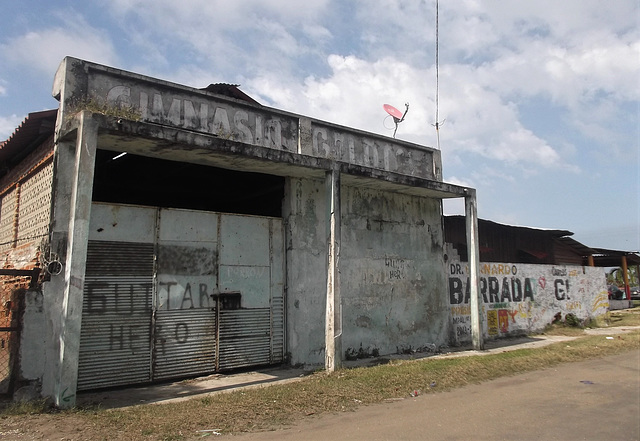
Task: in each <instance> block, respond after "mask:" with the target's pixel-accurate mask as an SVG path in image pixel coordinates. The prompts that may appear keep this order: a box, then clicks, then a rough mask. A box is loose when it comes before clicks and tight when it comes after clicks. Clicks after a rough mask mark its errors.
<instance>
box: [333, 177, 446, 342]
mask: <svg viewBox="0 0 640 441" xmlns="http://www.w3.org/2000/svg"><path fill="white" fill-rule="evenodd" d="M342 210H343V211H342V250H341V254H340V265H339V266H340V278H341V291H342V299H343V330H344V334H343V342H342V347H343V349H344V350H345V352H350V353H351V354H354V353H357V352H358V351H360V348H362V350H363V351H364V353H365V354H369V353H372V352H373V351H374V350H375V351H377V352H379V353H380V354H390V353H395V352H397V351H403V350H410V349H411V350H418V349H424V348H428V347H430V348H433V345H436V346H440V345H442V344H445V343H447V336H448V327H449V326H448V324H449V320H448V307H447V302H446V299H447V292H446V279H445V276H444V261H443V248H442V247H443V233H442V223H441V205H440V201H439V200H437V199H429V198H419V197H412V196H408V195H400V194H395V193H388V192H379V191H374V190H367V189H363V188H354V187H345V186H343V188H342Z"/></svg>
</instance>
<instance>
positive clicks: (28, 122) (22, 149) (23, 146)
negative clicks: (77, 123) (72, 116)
mask: <svg viewBox="0 0 640 441" xmlns="http://www.w3.org/2000/svg"><path fill="white" fill-rule="evenodd" d="M57 115H58V109H53V110H43V111H41V112H32V113H29V115H27V117H26V118H25V119H24V121H22V123H21V124H20V125H19V126H18V127H17V128H16V129H15V130H14V131H13V133H12V134H11V136H10V137H9V139H7V140H6V141H3V142H2V144H0V164H2V165H3V166H4V165H7V163H9V162H16V161H14V159H15V158H16V157H18V158H23V157H24V156H26V155H27V154H28V153H29V152H30V151H31V150H32V149H34V148H36V147H37V146H38V145H39V144H40V143H42V142H43V141H44V140H45V139H47V138H48V137H49V136H51V135H52V134H53V132H54V130H55V123H56V117H57ZM18 160H19V159H18Z"/></svg>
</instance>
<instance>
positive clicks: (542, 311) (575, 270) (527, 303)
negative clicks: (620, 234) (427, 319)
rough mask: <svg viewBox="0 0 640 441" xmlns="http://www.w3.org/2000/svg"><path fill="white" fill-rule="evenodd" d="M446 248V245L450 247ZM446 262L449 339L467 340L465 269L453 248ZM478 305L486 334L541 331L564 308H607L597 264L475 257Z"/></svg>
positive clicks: (586, 311) (587, 312)
mask: <svg viewBox="0 0 640 441" xmlns="http://www.w3.org/2000/svg"><path fill="white" fill-rule="evenodd" d="M451 249H452V248H448V250H449V251H451ZM448 254H449V256H451V255H453V256H454V257H453V258H452V259H449V261H448V262H447V274H448V278H449V306H450V320H451V324H452V327H451V331H452V332H451V338H450V340H451V343H452V344H454V345H457V344H463V343H468V342H470V341H471V315H470V314H471V310H470V300H469V280H468V276H467V274H468V269H467V264H466V263H465V262H460V261H459V259H458V258H457V256H455V252H453V253H448ZM480 296H481V299H480V305H481V320H482V329H483V333H484V336H485V337H486V338H490V339H492V338H499V337H505V336H511V335H522V334H529V333H534V332H539V331H542V330H543V329H544V328H545V326H547V325H549V324H551V323H552V322H553V321H554V320H558V319H560V320H563V321H564V320H566V317H567V314H573V315H575V316H576V317H577V318H578V319H579V320H581V321H582V320H586V319H593V318H596V317H598V316H600V315H603V314H605V313H606V312H607V311H608V310H609V300H608V296H607V287H606V279H605V275H604V271H603V269H602V268H595V267H584V266H573V265H532V264H520V263H515V264H511V263H495V262H491V263H482V262H481V263H480Z"/></svg>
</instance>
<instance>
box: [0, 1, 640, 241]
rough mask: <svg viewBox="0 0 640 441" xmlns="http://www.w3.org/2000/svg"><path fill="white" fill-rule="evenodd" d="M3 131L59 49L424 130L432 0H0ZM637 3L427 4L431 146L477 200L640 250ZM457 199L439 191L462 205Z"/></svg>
mask: <svg viewBox="0 0 640 441" xmlns="http://www.w3.org/2000/svg"><path fill="white" fill-rule="evenodd" d="M0 10H2V12H3V14H2V15H3V17H4V19H3V31H2V33H1V35H0V139H1V140H3V139H6V138H8V137H9V136H10V134H11V133H12V132H13V130H14V129H15V127H17V126H18V125H19V124H20V122H21V121H22V120H23V119H24V117H25V116H26V115H27V113H29V112H34V111H39V110H44V109H52V108H55V107H57V101H55V100H54V99H53V98H52V97H51V85H52V82H53V75H54V73H55V71H56V68H57V66H58V64H59V63H60V61H61V60H62V58H63V57H64V56H66V55H71V56H74V57H78V58H83V59H86V60H90V61H94V62H97V63H102V64H107V65H110V66H114V67H118V68H122V69H125V70H129V71H133V72H137V73H141V74H145V75H150V76H153V77H157V78H162V79H165V80H169V81H174V82H177V83H181V84H186V85H190V86H194V87H205V86H207V85H208V84H210V83H213V82H226V83H235V84H240V88H241V89H242V90H243V91H244V92H246V93H248V94H249V95H251V96H252V97H254V98H255V99H257V100H258V101H259V102H261V103H263V104H265V105H269V106H273V107H277V108H281V109H284V110H287V111H291V112H295V113H300V114H304V115H308V116H312V117H316V118H320V119H323V120H327V121H331V122H336V123H339V124H343V125H347V126H352V127H356V128H359V129H363V130H367V131H371V132H375V133H380V134H385V135H389V136H392V134H393V132H392V130H389V129H388V127H390V126H391V125H392V124H389V121H388V120H387V121H385V116H386V114H385V113H384V111H383V110H382V105H383V104H385V103H388V104H392V105H394V106H396V107H398V108H400V109H402V110H404V103H405V102H409V104H410V108H409V113H408V114H407V119H406V120H405V121H404V122H403V123H402V124H401V125H400V127H399V128H398V133H397V135H396V136H397V138H400V139H404V140H407V141H411V142H415V143H419V144H423V145H428V146H434V147H435V146H436V145H437V140H436V133H435V129H434V127H433V123H435V96H436V81H435V78H436V69H435V23H436V20H435V11H436V4H435V0H424V1H421V0H351V1H348V0H340V1H338V0H307V1H305V2H300V1H299V0H237V1H235V2H229V1H220V0H183V1H180V2H178V1H175V0H109V1H106V0H93V1H90V2H74V1H64V0H61V1H55V2H52V1H44V0H19V1H18V0H5V1H4V2H3V3H2V5H0ZM639 25H640V2H638V0H614V1H610V2H602V1H592V0H563V1H557V0H537V1H530V0H510V1H508V2H505V1H499V0H484V1H480V0H477V1H474V0H457V1H441V2H440V5H439V36H438V40H439V100H438V101H439V108H438V114H439V119H440V120H441V121H444V124H443V125H442V127H441V130H440V147H441V150H442V158H443V171H444V178H445V181H447V182H452V183H456V184H461V185H467V186H471V187H475V188H476V189H477V190H478V211H479V216H480V217H482V218H485V219H490V220H493V221H496V222H502V223H507V224H514V225H524V226H532V227H539V228H553V229H565V230H570V231H573V232H574V233H575V235H574V238H575V239H576V240H578V241H580V242H582V243H584V244H585V245H588V246H592V247H602V248H614V249H624V250H640V206H639V199H640V175H639V169H640V158H639V152H640V128H639V124H640V123H639V121H640V104H639V103H640V26H639ZM461 210H462V206H461V204H460V203H452V204H449V203H448V204H446V205H445V212H446V213H447V214H459V213H461V212H462V211H461Z"/></svg>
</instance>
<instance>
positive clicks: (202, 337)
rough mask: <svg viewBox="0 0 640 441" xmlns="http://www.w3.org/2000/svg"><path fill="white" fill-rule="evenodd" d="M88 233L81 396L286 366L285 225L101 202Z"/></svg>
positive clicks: (276, 221) (267, 220)
mask: <svg viewBox="0 0 640 441" xmlns="http://www.w3.org/2000/svg"><path fill="white" fill-rule="evenodd" d="M90 228H91V232H90V242H89V252H88V257H87V268H86V276H85V288H84V307H83V317H82V328H81V342H80V363H79V374H78V389H79V390H86V389H94V388H100V387H108V386H117V385H125V384H135V383H145V382H149V381H159V380H165V379H170V378H179V377H188V376H195V375H200V374H208V373H212V372H216V371H220V370H225V369H233V368H238V367H244V366H255V365H265V364H276V363H281V362H282V361H283V354H284V288H283V286H284V282H283V279H284V242H283V239H282V221H281V220H280V219H275V218H264V217H255V216H241V215H229V214H221V213H211V212H201V211H190V210H176V209H155V208H145V207H132V206H119V205H110V204H98V203H96V204H94V205H93V207H92V215H91V225H90Z"/></svg>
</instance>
